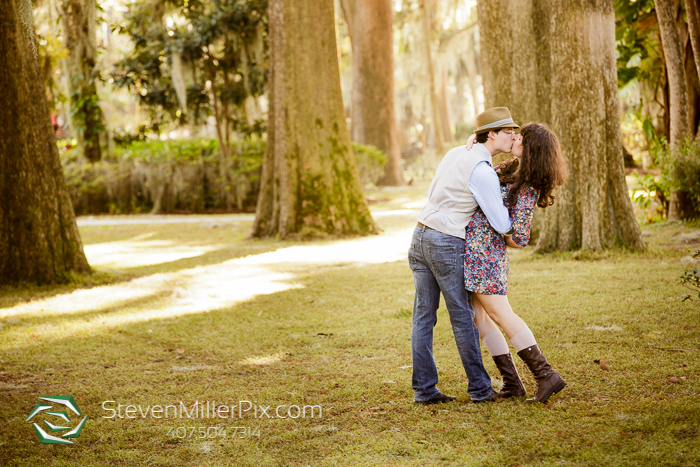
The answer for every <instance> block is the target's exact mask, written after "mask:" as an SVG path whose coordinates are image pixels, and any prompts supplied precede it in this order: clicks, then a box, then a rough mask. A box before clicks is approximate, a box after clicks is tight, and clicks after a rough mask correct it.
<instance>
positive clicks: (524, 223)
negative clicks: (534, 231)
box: [505, 186, 537, 248]
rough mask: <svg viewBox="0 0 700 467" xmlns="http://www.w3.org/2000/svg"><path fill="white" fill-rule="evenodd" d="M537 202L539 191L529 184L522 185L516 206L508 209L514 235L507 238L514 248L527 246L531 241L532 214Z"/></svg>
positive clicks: (507, 243)
mask: <svg viewBox="0 0 700 467" xmlns="http://www.w3.org/2000/svg"><path fill="white" fill-rule="evenodd" d="M536 202H537V191H535V189H533V188H532V187H529V186H523V187H520V190H519V192H518V199H517V201H516V203H515V206H512V207H510V208H509V209H508V211H509V213H510V217H511V219H512V220H513V235H512V236H510V238H506V239H505V241H506V245H508V246H510V247H513V248H525V247H526V246H527V244H528V242H529V241H530V228H531V226H532V215H533V214H534V210H535V209H534V208H535V203H536Z"/></svg>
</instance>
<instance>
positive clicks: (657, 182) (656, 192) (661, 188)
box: [630, 174, 670, 222]
mask: <svg viewBox="0 0 700 467" xmlns="http://www.w3.org/2000/svg"><path fill="white" fill-rule="evenodd" d="M634 175H635V177H636V180H635V186H634V188H632V189H630V196H631V198H632V201H633V202H634V203H635V204H637V206H639V208H640V209H641V210H642V211H644V214H645V215H646V218H647V222H653V221H654V220H655V219H654V212H655V213H656V214H657V216H658V217H661V218H664V217H668V205H669V188H670V186H669V183H668V182H667V181H666V180H664V178H663V177H660V176H654V175H652V174H646V175H644V176H643V177H642V176H641V175H639V174H634ZM652 201H655V202H656V204H655V205H652Z"/></svg>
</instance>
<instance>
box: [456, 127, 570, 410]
mask: <svg viewBox="0 0 700 467" xmlns="http://www.w3.org/2000/svg"><path fill="white" fill-rule="evenodd" d="M480 139H483V137H482V136H481V135H477V136H476V140H477V142H481V141H480ZM472 142H473V140H470V142H469V143H468V144H467V147H468V148H469V147H470V146H471V143H472ZM512 153H513V155H514V156H515V157H514V158H512V159H509V160H507V161H505V162H503V163H502V164H500V165H498V166H496V167H494V169H495V170H496V173H497V174H498V177H499V180H500V182H501V194H502V196H503V200H504V203H505V205H506V206H507V207H508V210H509V213H510V217H511V219H512V221H513V228H512V229H511V232H509V234H510V235H509V234H506V235H501V234H499V233H498V232H496V231H495V230H494V229H493V228H492V227H491V225H490V224H489V221H488V219H487V218H486V216H485V215H484V213H483V212H482V211H481V210H478V211H477V212H476V214H474V217H472V219H471V222H470V223H469V225H468V226H467V231H466V255H465V263H464V279H465V287H466V289H467V290H469V291H470V292H472V294H471V296H472V305H473V307H474V312H475V316H474V321H475V323H476V326H477V328H478V329H479V334H480V336H481V339H482V341H483V342H484V345H485V346H486V349H487V350H488V352H489V354H490V355H491V357H492V358H493V360H494V362H495V363H496V367H497V368H498V371H499V372H500V374H501V377H502V378H503V388H502V389H501V391H500V392H499V397H500V398H509V397H523V396H525V387H524V386H523V383H522V381H521V380H520V376H519V375H518V372H517V370H516V368H515V364H514V363H513V359H512V357H511V354H510V351H509V349H508V343H507V342H506V340H505V338H504V337H503V334H502V333H501V331H500V330H499V329H498V327H500V328H501V329H502V330H503V331H504V332H505V333H506V335H507V336H508V339H510V342H511V343H512V344H513V346H514V347H515V350H516V351H517V353H518V356H519V357H520V358H521V359H522V360H523V361H524V362H525V364H526V365H527V367H528V368H529V369H530V371H531V372H532V373H533V375H534V377H535V381H536V382H537V390H536V391H535V397H534V398H533V399H528V400H527V402H542V403H544V402H547V399H549V397H550V396H551V395H552V394H556V393H558V392H559V391H561V390H562V389H563V388H564V386H566V382H565V381H564V380H563V379H562V377H561V376H559V374H558V373H556V372H555V371H554V370H553V369H552V367H551V365H549V363H548V362H547V359H546V358H545V357H544V355H543V354H542V351H541V349H540V347H539V346H538V345H537V341H536V340H535V336H534V335H533V334H532V331H531V330H530V328H529V327H528V325H527V324H526V323H525V321H523V320H522V319H521V318H520V317H519V316H518V315H517V314H515V312H513V309H512V308H511V306H510V303H509V302H508V296H507V293H508V252H507V250H506V246H509V247H511V248H525V247H526V246H527V244H528V241H529V240H530V226H531V223H532V214H533V211H534V208H535V204H536V205H537V206H539V207H541V208H547V207H548V206H551V205H552V204H553V203H554V195H553V194H552V192H553V191H554V188H556V187H557V186H559V185H561V184H562V183H564V180H565V178H566V175H567V170H566V164H565V162H564V158H563V157H562V154H561V150H560V148H559V141H558V139H557V136H556V135H555V134H554V132H552V130H551V129H549V127H547V126H546V125H543V124H539V123H528V124H527V125H524V126H523V127H522V129H521V131H520V137H519V138H518V139H516V141H515V142H514V143H513V150H512ZM496 325H498V326H496Z"/></svg>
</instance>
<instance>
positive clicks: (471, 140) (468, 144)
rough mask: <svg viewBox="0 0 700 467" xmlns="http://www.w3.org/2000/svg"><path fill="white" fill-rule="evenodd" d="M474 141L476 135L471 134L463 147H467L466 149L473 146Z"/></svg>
mask: <svg viewBox="0 0 700 467" xmlns="http://www.w3.org/2000/svg"><path fill="white" fill-rule="evenodd" d="M475 141H476V135H475V134H472V135H471V136H470V137H469V139H468V140H467V144H465V147H466V148H467V151H468V150H470V149H471V148H472V146H474V142H475Z"/></svg>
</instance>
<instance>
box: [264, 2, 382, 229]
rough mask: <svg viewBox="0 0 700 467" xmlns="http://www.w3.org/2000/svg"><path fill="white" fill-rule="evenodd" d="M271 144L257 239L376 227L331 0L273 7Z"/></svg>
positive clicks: (270, 35)
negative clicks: (345, 97) (348, 118)
mask: <svg viewBox="0 0 700 467" xmlns="http://www.w3.org/2000/svg"><path fill="white" fill-rule="evenodd" d="M268 18H269V28H270V33H269V40H270V77H269V80H268V89H269V94H270V109H269V115H268V142H267V151H266V153H265V158H264V161H263V170H262V176H261V186H260V194H259V196H258V205H257V210H256V215H255V222H254V224H253V236H256V237H266V236H274V235H279V236H280V237H281V238H285V237H288V236H291V235H295V234H297V235H300V236H309V235H316V234H321V235H326V234H341V235H342V234H366V233H371V232H376V231H377V227H376V225H375V223H374V221H373V219H372V216H371V215H370V213H369V208H368V207H367V202H366V201H365V198H364V195H363V193H362V187H361V185H360V180H359V178H358V175H357V169H356V167H355V159H354V156H353V153H352V149H351V146H350V133H349V131H348V130H347V126H346V122H345V111H344V109H343V102H342V95H341V90H340V70H339V65H338V52H337V44H336V35H335V11H334V2H333V1H332V0H323V1H314V0H271V1H270V3H269V7H268Z"/></svg>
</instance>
